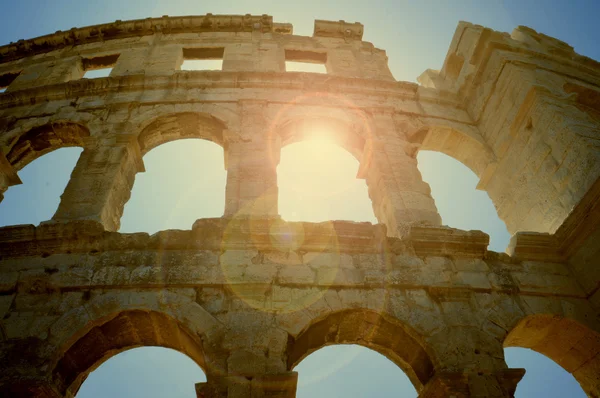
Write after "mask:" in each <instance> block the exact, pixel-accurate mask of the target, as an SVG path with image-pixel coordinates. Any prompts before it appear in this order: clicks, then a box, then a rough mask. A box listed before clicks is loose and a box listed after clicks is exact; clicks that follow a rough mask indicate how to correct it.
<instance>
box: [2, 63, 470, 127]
mask: <svg viewBox="0 0 600 398" xmlns="http://www.w3.org/2000/svg"><path fill="white" fill-rule="evenodd" d="M174 88H181V89H186V90H189V89H202V90H217V89H260V90H277V91H281V90H298V91H302V92H314V91H323V92H328V93H334V94H345V95H360V96H374V97H377V96H386V97H389V96H392V97H396V98H398V99H403V100H413V101H415V102H419V103H432V104H438V105H444V106H450V107H453V108H459V104H458V102H457V101H455V100H453V99H452V98H448V97H447V96H445V97H438V96H435V95H432V96H431V97H429V96H423V95H420V94H419V93H418V88H419V86H418V85H417V84H415V83H409V82H396V81H389V80H374V79H359V78H347V77H340V76H330V75H320V74H310V73H301V72H223V71H218V72H215V71H193V72H190V71H180V72H176V73H174V74H173V75H169V76H146V75H143V74H139V75H127V76H115V77H104V78H97V79H79V80H73V81H69V82H65V83H59V84H53V85H47V86H39V87H31V88H26V89H21V90H14V91H12V90H11V91H7V92H5V93H1V94H0V110H1V109H8V108H12V107H18V106H23V105H33V104H37V103H41V102H47V101H54V100H63V99H74V98H80V97H84V96H98V95H103V94H111V93H124V92H135V91H150V90H166V89H169V90H172V89H174ZM240 99H241V98H240ZM275 102H276V101H275ZM356 105H357V106H358V105H359V104H356ZM429 116H431V117H434V116H433V115H429Z"/></svg>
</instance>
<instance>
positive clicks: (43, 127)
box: [6, 120, 90, 170]
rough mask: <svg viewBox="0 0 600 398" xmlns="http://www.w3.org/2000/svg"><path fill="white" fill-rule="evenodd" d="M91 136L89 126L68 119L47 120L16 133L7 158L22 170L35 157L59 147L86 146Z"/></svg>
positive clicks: (16, 168) (16, 167)
mask: <svg viewBox="0 0 600 398" xmlns="http://www.w3.org/2000/svg"><path fill="white" fill-rule="evenodd" d="M89 136H90V131H89V130H88V128H87V127H85V126H84V125H82V124H80V123H75V122H71V121H68V120H61V121H53V122H47V123H44V124H40V125H37V126H35V127H32V128H30V129H29V130H26V131H25V132H24V133H22V134H20V135H16V136H14V137H13V139H12V143H11V144H10V145H9V149H8V152H7V154H6V158H7V160H8V161H9V162H10V164H11V165H12V167H13V168H14V169H15V170H21V169H22V168H23V167H25V166H27V165H28V164H29V163H31V162H32V161H34V160H35V159H37V158H39V157H40V156H43V155H45V154H47V153H49V152H52V151H54V150H56V149H59V148H65V147H73V146H79V147H83V146H84V140H85V139H86V138H87V137H89Z"/></svg>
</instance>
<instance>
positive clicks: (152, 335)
mask: <svg viewBox="0 0 600 398" xmlns="http://www.w3.org/2000/svg"><path fill="white" fill-rule="evenodd" d="M106 318H109V319H106ZM71 340H74V341H72V343H71V344H70V346H68V348H66V350H65V351H64V354H63V355H62V356H61V357H60V358H59V359H58V361H57V363H56V365H55V366H54V370H53V379H54V384H55V386H56V388H57V389H58V391H59V392H60V393H62V394H65V395H68V394H73V395H75V394H77V392H78V391H79V389H80V387H81V384H82V383H83V381H84V380H86V378H87V377H88V375H89V374H90V372H92V371H94V370H95V369H97V368H98V367H99V366H100V365H102V364H103V363H105V362H106V361H107V360H109V359H110V358H112V357H114V356H115V355H117V354H119V353H122V352H124V351H127V350H130V349H132V348H137V347H163V348H170V349H173V350H176V351H179V352H180V353H182V354H185V355H187V356H188V357H189V358H190V359H191V360H192V362H194V363H195V364H196V365H197V366H198V367H200V368H201V369H203V367H204V366H205V364H204V355H203V351H202V344H201V341H200V339H199V337H198V335H196V334H194V333H192V332H190V331H189V330H187V328H185V327H184V326H183V325H181V324H180V323H179V322H178V321H176V320H175V319H174V318H171V317H170V316H167V315H165V314H163V313H159V312H155V311H142V310H131V311H124V312H120V313H117V314H114V315H113V316H112V317H105V318H103V319H100V320H97V321H95V323H94V325H92V327H91V328H90V327H87V328H86V331H85V332H84V333H83V334H82V335H81V334H76V335H75V336H73V337H72V338H71ZM125 358H126V357H125ZM161 358H162V355H161ZM115 362H116V361H113V363H111V364H109V365H108V366H106V368H107V369H109V370H110V371H111V372H112V371H114V370H115ZM129 371H131V369H129ZM128 373H129V372H128ZM199 381H202V380H198V382H199ZM192 387H193V386H192ZM107 396H109V395H107ZM78 397H79V396H78Z"/></svg>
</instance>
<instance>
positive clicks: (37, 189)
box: [0, 0, 600, 398]
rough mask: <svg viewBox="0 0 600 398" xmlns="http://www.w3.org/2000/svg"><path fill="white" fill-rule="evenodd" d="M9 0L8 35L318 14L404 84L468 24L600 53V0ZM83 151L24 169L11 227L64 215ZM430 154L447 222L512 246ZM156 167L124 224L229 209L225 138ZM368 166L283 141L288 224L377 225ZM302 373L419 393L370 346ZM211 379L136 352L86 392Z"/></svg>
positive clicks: (180, 221) (456, 174) (530, 363)
mask: <svg viewBox="0 0 600 398" xmlns="http://www.w3.org/2000/svg"><path fill="white" fill-rule="evenodd" d="M1 5H2V7H1V9H2V16H3V19H2V24H1V25H0V43H8V42H10V41H17V40H19V39H26V38H32V37H35V36H39V35H43V34H48V33H51V32H55V31H57V30H67V29H70V28H71V27H75V26H76V27H81V26H86V25H92V24H96V23H103V22H109V21H114V20H117V19H121V20H127V19H136V18H145V17H148V16H154V17H156V16H162V15H190V14H195V15H201V14H205V13H209V12H211V13H213V14H227V13H229V14H246V13H251V14H269V15H273V16H274V19H275V20H276V21H278V22H290V23H293V25H294V32H295V33H296V34H301V35H311V34H312V27H313V22H314V19H330V20H340V19H344V20H346V21H350V22H354V21H359V22H362V23H363V24H364V25H365V34H364V40H366V41H371V42H373V43H374V44H375V46H377V47H379V48H383V49H385V50H386V51H387V54H388V57H389V62H390V69H391V70H392V73H393V74H394V76H395V78H396V79H397V80H406V81H415V79H416V77H417V76H418V75H419V74H420V73H421V72H422V71H424V70H425V69H427V68H433V69H439V68H440V67H441V65H442V62H443V60H444V57H445V55H446V52H447V49H448V45H449V43H450V40H451V39H452V35H453V33H454V30H455V28H456V25H457V23H458V21H459V20H466V21H469V22H473V23H477V24H481V25H485V26H488V27H491V28H493V29H495V30H500V31H507V32H510V31H511V30H512V29H513V28H514V27H516V26H517V25H527V26H530V27H532V28H534V29H536V30H538V31H540V32H543V33H545V34H548V35H550V36H554V37H557V38H559V39H561V40H564V41H566V42H567V43H569V44H570V45H572V46H574V47H575V50H576V51H578V52H579V53H581V54H584V55H587V56H589V57H591V58H594V59H600V47H599V46H598V45H597V41H598V38H599V37H600V28H599V27H598V15H600V2H598V1H563V2H558V1H550V0H547V1H523V0H507V1H499V0H480V1H475V0H473V1H458V0H456V1H450V0H447V1H418V2H417V1H399V0H398V1H394V0H387V1H383V0H379V1H377V0H372V1H364V0H362V1H359V0H345V1H341V0H340V1H324V0H318V1H317V0H304V1H302V2H287V1H274V0H269V1H267V0H251V1H242V0H239V1H228V0H217V1H209V0H204V1H198V0H189V1H175V0H169V1H167V0H128V1H127V0H119V1H117V0H107V1H94V2H84V1H81V0H77V1H71V0H55V1H33V0H21V1H18V2H17V1H8V0H2V4H1ZM312 148H314V146H313V147H312ZM80 151H81V150H80V149H78V148H68V149H61V150H58V151H55V152H52V153H50V154H48V155H46V156H44V157H42V158H40V159H38V160H36V161H35V162H33V163H31V164H30V165H28V166H27V167H25V168H24V169H23V170H21V171H20V172H19V175H20V177H21V179H22V180H23V182H24V184H23V185H21V186H16V187H12V188H11V189H9V191H8V192H7V193H6V194H5V199H4V201H3V202H2V203H1V204H0V225H11V224H23V223H32V224H38V223H39V222H40V221H43V220H47V219H49V218H51V216H52V214H53V213H54V211H55V210H56V207H57V205H58V200H59V196H60V194H61V193H62V191H63V189H64V186H65V184H66V182H67V180H68V177H69V174H70V172H71V170H72V168H73V166H74V165H75V162H76V160H77V156H78V154H79V153H80ZM309 154H310V158H311V163H310V164H306V161H304V160H303V159H306V158H307V157H309V156H308V155H309ZM418 159H419V164H420V165H419V167H420V170H421V172H422V174H423V178H424V179H425V180H426V181H428V182H429V183H430V185H431V187H432V194H433V197H434V199H435V200H436V204H437V206H438V209H439V211H440V214H441V215H442V218H443V222H444V224H446V225H450V226H452V227H457V228H462V229H480V230H483V231H485V232H487V233H489V234H490V236H491V245H490V249H492V250H496V251H503V250H504V249H505V247H506V244H507V242H508V238H509V237H508V233H507V232H506V229H505V227H504V224H503V223H502V222H501V221H500V220H498V218H497V215H496V213H495V210H494V208H493V205H492V204H491V202H490V200H489V198H488V197H487V195H486V194H485V193H484V192H479V191H476V190H475V185H476V184H477V178H476V177H475V176H474V175H473V174H472V173H471V172H470V171H469V170H468V169H467V168H466V167H465V166H463V165H462V164H459V163H458V162H456V161H454V160H452V159H449V158H448V157H446V156H444V155H441V154H436V153H421V154H419V158H418ZM144 162H145V165H146V169H147V171H146V173H143V174H139V175H138V176H137V177H136V184H135V186H134V190H133V192H132V197H131V200H130V201H129V202H128V204H127V206H126V209H125V214H124V216H123V219H122V227H121V231H122V232H133V231H146V232H151V233H152V232H155V231H157V230H161V229H167V228H182V229H189V228H190V227H191V225H192V223H193V221H194V220H195V219H197V218H202V217H219V216H221V215H222V213H223V206H224V205H223V203H224V187H225V176H226V173H225V170H224V168H223V152H222V149H221V148H220V147H218V146H217V145H216V144H212V143H209V142H205V141H199V140H193V141H180V142H173V143H169V144H167V145H163V146H161V147H158V148H156V149H154V150H152V151H151V152H149V153H148V154H147V155H146V156H145V157H144ZM300 164H302V167H298V165H300ZM357 168H358V163H357V161H356V160H355V159H354V158H353V157H352V156H350V155H349V154H348V153H346V152H345V151H343V150H342V149H340V148H337V147H334V146H326V145H323V146H322V148H321V149H320V151H318V152H317V153H315V152H314V151H311V145H310V144H307V143H298V144H294V145H290V146H288V147H286V148H284V149H283V151H282V160H281V164H280V165H279V168H278V174H279V187H280V214H281V215H282V216H283V217H284V218H285V219H288V220H304V221H319V220H324V219H348V220H356V221H373V220H374V218H373V213H372V210H371V207H370V203H369V199H368V195H367V191H366V186H365V185H364V182H363V181H359V180H356V179H355V178H354V176H355V175H356V170H357ZM174 176H176V177H174ZM299 193H301V194H299ZM40 198H43V200H40ZM348 198H352V199H351V200H348ZM506 356H507V363H508V364H509V366H511V367H525V368H526V369H527V370H528V373H527V375H526V376H525V378H524V379H523V381H522V382H521V383H520V384H519V388H518V389H517V397H523V398H524V397H567V396H568V397H584V396H585V395H584V394H583V392H582V391H581V389H580V388H579V386H578V384H577V383H576V382H575V381H574V380H573V378H572V377H571V376H570V375H568V374H566V373H565V372H564V371H562V370H561V369H560V368H559V367H558V366H557V365H556V364H554V363H553V362H552V361H550V360H549V359H547V358H545V357H542V356H541V355H539V354H536V353H534V352H532V351H529V350H522V349H507V350H506ZM296 370H297V371H299V374H300V379H299V387H298V396H299V397H301V398H304V397H306V398H308V397H316V398H319V397H342V396H343V397H367V396H368V397H390V396H405V397H410V396H413V397H414V396H416V393H415V391H414V389H413V388H412V386H411V385H410V383H409V382H408V379H407V378H406V376H405V375H404V374H403V373H402V371H401V370H400V369H398V368H397V367H396V366H395V365H393V364H392V363H391V362H389V361H388V360H387V359H385V358H384V357H382V356H381V355H379V354H377V353H375V352H372V351H369V350H367V349H365V348H362V347H356V346H338V347H328V348H326V349H322V350H320V351H318V352H316V353H314V354H312V355H311V356H309V357H308V358H306V359H305V360H304V361H303V362H302V363H301V364H300V365H299V366H298V367H297V368H296ZM202 380H204V375H203V373H202V371H201V370H200V369H199V368H198V367H197V366H196V365H195V364H194V363H192V362H191V360H189V359H188V358H187V357H185V356H183V355H182V354H179V353H177V352H174V351H170V350H166V349H160V348H146V349H135V350H131V351H128V352H125V353H122V354H120V355H118V356H116V357H113V358H112V359H110V360H109V361H107V362H106V363H105V364H103V365H102V366H101V367H100V368H99V369H98V370H96V371H95V372H93V373H92V374H91V375H90V377H89V378H88V380H87V381H86V382H85V383H84V384H83V386H82V389H81V391H80V393H79V394H78V395H77V398H100V397H107V396H111V397H128V398H131V397H140V398H141V397H144V398H149V397H152V398H154V397H156V398H158V397H165V396H169V397H174V398H193V397H194V393H193V384H194V383H195V382H199V381H202Z"/></svg>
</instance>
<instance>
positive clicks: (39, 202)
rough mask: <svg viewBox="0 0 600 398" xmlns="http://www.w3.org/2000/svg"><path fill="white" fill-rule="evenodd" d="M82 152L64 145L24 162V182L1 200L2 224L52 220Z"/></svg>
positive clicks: (21, 176) (10, 189)
mask: <svg viewBox="0 0 600 398" xmlns="http://www.w3.org/2000/svg"><path fill="white" fill-rule="evenodd" d="M81 152H82V149H81V148H61V149H57V150H55V151H53V152H51V153H48V154H46V155H44V156H42V157H40V158H38V159H36V160H35V161H33V162H31V163H29V164H27V165H26V166H24V167H23V168H22V169H21V170H20V171H19V177H20V179H21V181H22V182H23V184H20V185H14V186H12V187H10V188H9V189H8V190H7V191H6V192H5V193H4V199H3V200H2V203H0V227H1V226H7V225H17V224H34V225H37V224H39V223H40V222H42V221H46V220H50V219H51V218H52V215H53V214H54V212H55V211H56V209H57V208H58V205H59V203H60V196H61V195H62V193H63V192H64V190H65V187H66V186H67V183H68V182H69V178H70V175H71V172H72V171H73V169H74V168H75V164H76V163H77V160H78V159H79V155H80V154H81Z"/></svg>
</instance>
